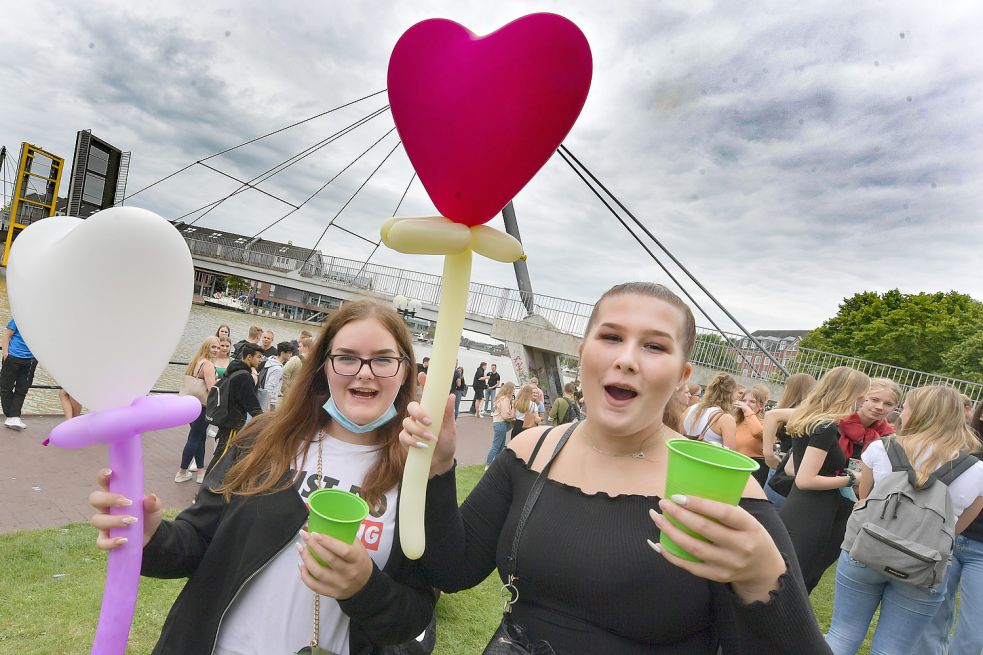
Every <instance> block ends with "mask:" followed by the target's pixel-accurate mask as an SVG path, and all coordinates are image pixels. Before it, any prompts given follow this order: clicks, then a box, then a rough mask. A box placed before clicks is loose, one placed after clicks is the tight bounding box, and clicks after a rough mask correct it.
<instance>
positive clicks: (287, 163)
mask: <svg viewBox="0 0 983 655" xmlns="http://www.w3.org/2000/svg"><path fill="white" fill-rule="evenodd" d="M388 109H389V105H385V106H384V107H380V108H379V109H376V110H375V111H373V112H371V113H370V114H368V115H366V116H363V117H362V118H359V119H358V120H356V121H355V122H354V123H350V124H348V125H346V126H345V127H343V128H341V129H340V130H338V131H337V132H335V133H334V134H331V135H329V136H328V137H326V138H324V139H322V140H321V141H319V142H317V143H315V144H314V145H312V146H308V147H307V148H304V149H303V150H301V151H300V152H299V153H297V154H296V155H293V156H292V157H288V158H287V159H285V160H283V161H282V162H280V163H278V164H277V165H275V166H273V167H272V168H269V169H267V170H265V171H263V172H262V173H260V174H259V175H257V176H255V177H253V178H252V179H251V180H249V181H248V182H244V183H242V184H241V185H240V187H239V188H238V189H236V190H235V191H233V192H232V193H230V194H228V195H226V196H224V197H222V198H219V199H218V200H215V201H213V202H210V203H208V204H206V205H202V206H201V207H198V208H197V209H193V210H191V211H190V212H187V213H185V214H182V215H181V216H178V217H177V218H174V219H172V220H171V222H172V223H177V222H179V221H181V220H182V219H184V218H187V217H188V216H191V215H192V214H196V213H197V212H200V211H201V210H202V209H206V208H207V209H206V211H205V213H203V214H202V215H201V216H198V217H197V218H196V219H194V220H193V221H191V222H190V223H188V225H194V224H195V223H197V222H198V221H200V220H201V219H203V218H204V217H205V216H207V215H208V214H209V213H211V211H212V210H214V209H216V208H218V206H219V205H221V204H222V203H223V202H225V201H226V200H228V199H229V198H231V197H233V196H235V195H238V194H240V193H242V192H244V191H247V190H248V189H249V188H250V187H252V186H254V185H256V184H259V183H261V182H265V181H266V180H268V179H270V178H271V177H273V176H274V175H278V174H279V173H282V172H283V171H285V170H287V169H288V168H290V167H291V166H293V165H294V164H296V163H298V162H300V161H302V160H304V159H305V158H307V157H309V156H310V155H312V154H314V153H315V152H317V151H318V150H320V149H321V148H324V147H326V146H328V145H330V144H331V143H334V142H335V141H337V140H338V139H340V138H341V137H343V136H345V135H346V134H349V133H350V132H352V131H354V130H355V129H356V128H358V127H361V126H362V125H365V123H367V122H368V121H370V120H372V119H373V118H375V117H376V116H381V115H382V114H383V113H385V112H386V111H387V110H388ZM291 160H292V161H291ZM195 163H196V164H201V165H202V166H205V167H208V168H212V167H211V166H209V165H208V164H205V163H203V162H195ZM212 170H216V171H217V172H219V173H221V174H223V175H225V173H222V171H218V169H215V168H212ZM257 190H260V189H257ZM263 193H266V192H265V191H264V192H263ZM277 199H278V200H281V201H282V202H284V203H286V204H288V205H290V206H292V207H296V205H294V204H293V203H289V202H287V201H285V200H283V199H282V198H277Z"/></svg>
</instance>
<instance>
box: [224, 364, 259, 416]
mask: <svg viewBox="0 0 983 655" xmlns="http://www.w3.org/2000/svg"><path fill="white" fill-rule="evenodd" d="M236 371H246V373H247V374H246V375H237V376H235V378H233V377H232V374H233V373H235V372H236ZM225 377H226V379H227V380H228V382H226V384H228V385H229V425H231V426H237V425H238V426H242V425H244V424H245V423H246V414H249V415H250V416H259V415H260V414H262V413H263V409H262V408H261V407H260V406H259V396H258V395H257V394H256V384H255V383H254V382H253V373H252V368H250V367H249V365H248V364H246V362H244V361H242V360H241V359H237V360H235V361H233V362H231V363H230V364H229V367H228V368H227V369H226V370H225Z"/></svg>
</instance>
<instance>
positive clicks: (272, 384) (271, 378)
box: [263, 341, 294, 409]
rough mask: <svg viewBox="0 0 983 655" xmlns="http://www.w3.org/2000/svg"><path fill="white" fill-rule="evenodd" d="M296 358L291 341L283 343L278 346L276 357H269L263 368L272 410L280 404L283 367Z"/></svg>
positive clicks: (264, 383)
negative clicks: (292, 358)
mask: <svg viewBox="0 0 983 655" xmlns="http://www.w3.org/2000/svg"><path fill="white" fill-rule="evenodd" d="M293 356H294V345H293V344H292V343H290V342H289V341H281V342H280V343H278V344H277V345H276V357H269V358H267V360H266V366H264V367H263V374H264V380H263V390H264V391H265V392H266V394H267V395H268V396H269V398H270V408H271V409H273V408H276V406H277V404H278V403H279V402H280V390H281V388H282V387H283V365H284V364H285V363H287V361H288V360H289V359H290V358H291V357H293Z"/></svg>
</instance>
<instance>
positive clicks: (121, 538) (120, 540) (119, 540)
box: [116, 537, 129, 546]
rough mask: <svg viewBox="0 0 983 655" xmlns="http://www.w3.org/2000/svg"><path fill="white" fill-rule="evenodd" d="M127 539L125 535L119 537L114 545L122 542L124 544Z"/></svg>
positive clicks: (119, 544) (120, 544)
mask: <svg viewBox="0 0 983 655" xmlns="http://www.w3.org/2000/svg"><path fill="white" fill-rule="evenodd" d="M128 541H129V539H127V538H126V537H120V538H119V539H117V540H116V545H117V546H122V545H123V544H125V543H126V542H128Z"/></svg>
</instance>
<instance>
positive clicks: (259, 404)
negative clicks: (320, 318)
mask: <svg viewBox="0 0 983 655" xmlns="http://www.w3.org/2000/svg"><path fill="white" fill-rule="evenodd" d="M274 338H275V335H274V333H273V332H272V331H271V330H263V329H262V328H260V327H257V326H253V327H250V328H249V332H248V336H247V337H246V338H245V339H243V340H241V341H239V342H237V343H236V344H235V345H234V346H233V344H232V336H231V328H230V327H229V326H228V325H220V326H219V327H218V329H217V330H215V334H214V335H213V336H209V337H207V338H205V340H204V341H203V342H202V343H201V346H199V348H198V351H197V352H196V353H195V355H194V356H193V357H191V361H189V362H188V365H187V368H186V369H185V371H184V381H183V382H182V385H181V390H180V393H181V394H183V395H193V396H195V397H196V398H197V399H198V400H199V402H201V413H200V414H199V415H198V418H197V419H195V420H194V421H193V422H192V423H191V426H190V429H189V431H188V439H187V442H186V443H185V446H184V451H183V452H182V454H181V462H180V466H179V467H178V472H177V473H176V474H175V476H174V482H177V483H182V482H187V481H189V480H191V479H192V478H194V480H195V482H197V483H198V484H201V483H202V482H204V479H205V473H206V471H207V469H208V468H211V466H212V464H213V463H214V462H215V461H216V460H217V459H218V458H219V457H221V456H222V454H224V453H225V452H226V450H227V448H228V445H229V443H230V441H231V440H232V438H234V437H235V434H236V432H237V431H238V430H239V429H240V428H241V427H242V426H244V425H245V424H246V421H247V420H248V419H249V418H251V417H255V416H259V415H260V414H262V413H263V412H264V411H270V410H271V409H275V408H276V406H277V405H278V404H279V403H281V402H282V401H283V399H284V398H285V397H286V396H287V394H288V393H289V392H290V389H291V386H292V385H293V382H294V379H295V378H296V377H297V375H298V374H299V373H300V370H301V367H302V364H303V361H304V358H305V357H306V355H307V353H308V352H309V350H310V348H311V347H312V345H313V343H314V339H313V335H312V334H311V333H310V332H309V331H308V330H301V331H300V334H299V335H298V337H297V339H295V340H293V341H281V342H280V343H278V344H276V345H275V346H274V345H273V341H274ZM240 372H241V373H243V375H236V374H237V373H240ZM246 373H248V375H245V374H246ZM223 380H225V382H224V383H223V382H222V381H223ZM219 384H222V385H223V386H224V390H223V391H224V396H225V398H226V402H227V409H226V410H225V411H224V412H223V416H222V419H221V420H213V421H209V420H208V417H207V415H206V405H207V401H208V396H209V394H211V393H212V390H213V389H214V388H215V387H217V386H218V385H219ZM209 425H212V426H214V427H213V430H214V437H215V452H214V454H213V456H212V461H211V462H210V463H209V465H208V467H206V466H205V451H206V442H207V440H208V429H209ZM195 471H197V475H195V473H194V472H195Z"/></svg>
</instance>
